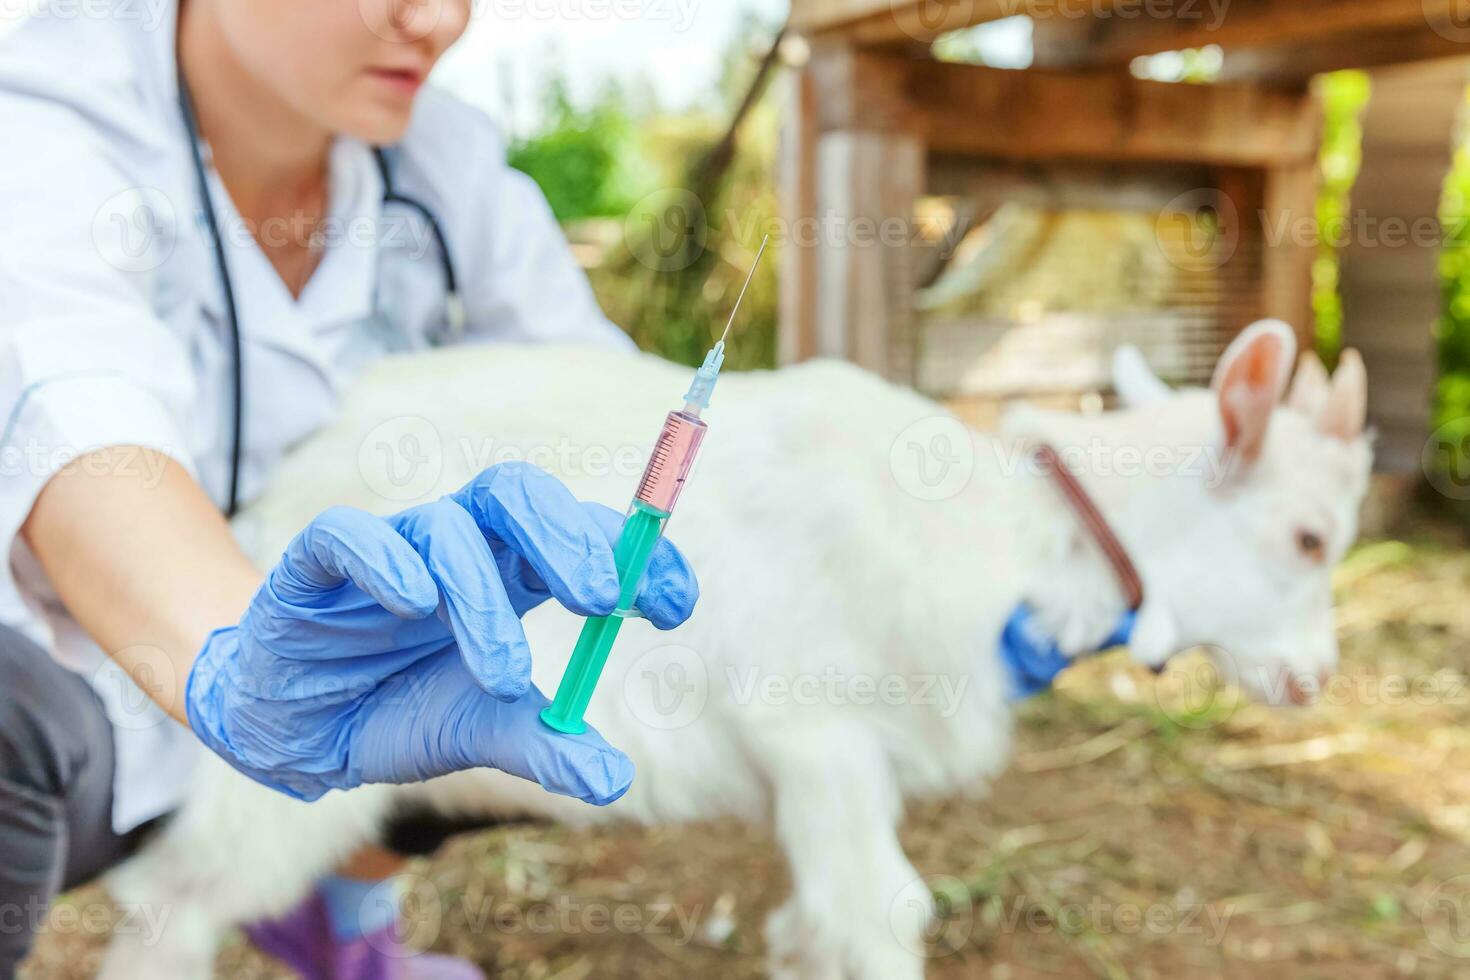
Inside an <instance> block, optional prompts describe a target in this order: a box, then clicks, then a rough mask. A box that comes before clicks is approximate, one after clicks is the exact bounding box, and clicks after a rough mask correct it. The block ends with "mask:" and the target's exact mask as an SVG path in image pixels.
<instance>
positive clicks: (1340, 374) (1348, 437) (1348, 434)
mask: <svg viewBox="0 0 1470 980" xmlns="http://www.w3.org/2000/svg"><path fill="white" fill-rule="evenodd" d="M1317 422H1318V425H1319V426H1320V427H1321V429H1322V431H1323V432H1325V433H1327V434H1328V435H1330V436H1334V437H1336V438H1338V439H1341V440H1342V441H1343V442H1353V441H1354V440H1356V439H1357V438H1358V437H1359V436H1361V435H1362V434H1363V426H1364V425H1366V424H1367V422H1368V369H1367V368H1365V367H1364V366H1363V356H1362V355H1361V354H1359V353H1358V352H1357V351H1355V350H1353V349H1352V348H1351V347H1349V348H1348V349H1347V350H1345V351H1343V352H1342V357H1341V358H1340V359H1339V360H1338V362H1337V371H1336V372H1335V373H1334V374H1333V375H1332V387H1331V390H1330V391H1329V392H1328V393H1327V397H1326V399H1325V404H1324V405H1323V406H1322V409H1321V414H1320V415H1319V416H1318V419H1317Z"/></svg>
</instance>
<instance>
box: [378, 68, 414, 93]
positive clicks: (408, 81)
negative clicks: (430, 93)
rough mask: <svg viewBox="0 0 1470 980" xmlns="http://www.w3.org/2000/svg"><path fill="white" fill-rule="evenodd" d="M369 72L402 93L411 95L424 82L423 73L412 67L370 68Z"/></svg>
mask: <svg viewBox="0 0 1470 980" xmlns="http://www.w3.org/2000/svg"><path fill="white" fill-rule="evenodd" d="M368 74H369V75H371V76H372V77H373V78H375V79H377V80H378V81H380V82H382V83H383V84H384V85H386V86H388V87H389V88H390V89H392V90H393V91H394V92H396V93H398V94H400V95H407V96H411V95H413V94H414V93H416V92H417V91H418V90H419V87H420V86H422V85H423V84H424V75H423V73H422V72H419V71H415V70H414V69H412V68H370V69H368Z"/></svg>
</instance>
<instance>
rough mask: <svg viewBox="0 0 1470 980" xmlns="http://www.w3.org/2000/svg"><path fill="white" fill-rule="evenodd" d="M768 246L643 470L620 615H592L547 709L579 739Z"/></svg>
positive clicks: (631, 517)
mask: <svg viewBox="0 0 1470 980" xmlns="http://www.w3.org/2000/svg"><path fill="white" fill-rule="evenodd" d="M769 240H770V239H769V236H767V238H766V240H764V241H762V242H761V247H760V251H758V252H757V253H756V255H755V262H754V264H752V265H751V267H750V272H749V274H747V275H746V277H745V285H744V286H742V287H741V288H740V296H739V297H738V298H737V299H736V300H735V308H734V309H733V310H731V311H730V319H729V321H728V322H727V323H726V324H725V332H724V333H723V334H721V335H720V339H719V342H718V343H716V344H715V346H714V347H713V348H711V350H710V352H709V353H708V354H707V355H705V358H704V364H703V365H702V366H701V367H700V368H699V370H698V371H697V372H695V375H694V382H693V384H691V385H690V386H689V390H688V391H687V392H685V394H684V407H683V408H682V409H676V410H674V411H672V412H670V413H669V414H668V417H667V418H666V419H664V428H663V431H662V432H660V433H659V436H658V441H657V442H656V443H654V446H653V454H652V455H651V456H650V457H649V460H648V467H647V468H646V469H645V470H644V471H643V479H642V480H641V481H640V482H639V484H638V491H637V493H635V494H634V495H633V506H632V507H630V508H629V509H628V516H627V517H626V518H625V519H624V521H623V531H622V534H621V535H619V537H618V543H617V547H615V548H614V549H613V563H614V564H615V565H616V566H617V570H618V582H619V583H621V585H622V592H621V593H620V594H619V596H618V605H617V609H615V610H614V611H613V613H612V615H610V616H597V617H591V618H589V619H588V620H587V622H586V623H584V624H583V626H582V635H581V636H579V637H578V638H577V646H576V648H575V649H573V650H572V658H571V660H570V661H568V662H567V669H566V673H565V674H563V675H562V678H561V686H560V687H558V688H557V689H556V698H555V699H554V700H553V701H552V702H551V704H550V705H548V706H547V707H546V708H544V709H542V711H541V720H542V721H544V722H545V723H546V724H547V726H549V727H551V728H554V729H556V730H557V731H559V732H565V733H566V734H568V735H579V734H581V733H582V732H585V731H586V730H587V725H586V723H584V722H583V721H582V716H583V714H585V713H586V711H587V704H588V702H589V701H591V700H592V692H593V691H595V690H596V689H597V681H598V678H600V677H601V676H602V668H603V667H604V666H605V665H606V664H607V657H608V654H609V653H611V652H612V647H613V641H614V640H616V639H617V636H618V631H619V630H620V629H622V626H623V620H624V619H628V618H629V617H632V616H636V615H638V614H637V613H636V612H635V611H634V609H633V603H634V601H635V600H636V599H637V598H638V586H639V585H640V584H641V582H642V579H643V573H644V572H645V571H646V570H647V569H648V560H649V558H650V557H652V555H653V549H654V546H655V545H657V544H658V541H659V538H660V537H662V535H663V530H664V525H665V524H667V523H668V520H669V517H670V516H671V515H672V514H673V513H674V504H676V503H677V502H678V500H679V494H680V493H681V492H682V491H683V489H684V481H685V480H687V479H688V478H689V471H690V470H691V469H692V468H693V466H694V457H695V456H697V455H698V454H699V447H700V445H701V444H702V443H703V442H704V436H705V433H706V432H708V431H709V426H707V425H706V424H705V423H704V421H703V420H702V419H701V418H700V417H699V413H700V412H701V411H702V410H704V409H705V408H708V407H709V400H710V395H712V394H713V393H714V390H715V382H716V381H718V380H719V377H720V368H722V367H723V366H724V364H725V339H726V338H727V337H728V336H729V335H730V326H731V325H732V324H733V323H734V322H735V314H736V313H738V312H740V304H741V303H742V302H743V301H744V300H745V292H746V290H748V289H750V283H751V280H753V279H754V278H755V270H756V269H758V268H759V267H760V264H761V256H763V255H765V254H766V244H767V243H768V242H769Z"/></svg>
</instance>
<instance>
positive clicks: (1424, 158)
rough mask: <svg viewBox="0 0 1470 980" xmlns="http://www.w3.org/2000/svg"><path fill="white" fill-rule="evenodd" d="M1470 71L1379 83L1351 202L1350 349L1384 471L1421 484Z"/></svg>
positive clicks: (1345, 289) (1426, 72)
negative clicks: (1444, 253)
mask: <svg viewBox="0 0 1470 980" xmlns="http://www.w3.org/2000/svg"><path fill="white" fill-rule="evenodd" d="M1467 80H1470V61H1467V60H1466V59H1463V58H1462V59H1456V60H1453V61H1440V62H1432V63H1429V64H1425V65H1416V66H1406V67H1402V68H1393V69H1383V70H1380V71H1375V72H1373V94H1372V98H1371V101H1369V103H1368V108H1367V110H1366V111H1365V112H1364V115H1363V162H1362V169H1361V170H1360V171H1359V174H1358V179H1357V182H1356V183H1355V184H1354V186H1353V190H1352V193H1351V196H1350V198H1349V202H1348V211H1349V222H1348V228H1347V232H1346V242H1345V244H1344V246H1343V249H1342V252H1341V255H1342V268H1341V283H1342V285H1341V289H1342V302H1343V343H1344V344H1345V345H1347V346H1350V347H1356V348H1358V349H1359V350H1360V351H1361V352H1362V353H1363V356H1364V359H1365V360H1366V361H1367V364H1368V422H1369V424H1370V425H1372V426H1373V427H1374V428H1375V429H1377V430H1378V442H1377V447H1376V457H1377V462H1378V466H1379V469H1382V470H1387V471H1389V472H1403V473H1417V472H1418V471H1419V467H1420V455H1421V453H1422V451H1423V448H1424V442H1425V439H1426V438H1427V437H1428V435H1429V425H1430V406H1431V404H1432V399H1433V392H1434V383H1435V376H1436V365H1435V357H1434V335H1433V330H1434V325H1435V321H1436V320H1437V319H1438V317H1439V314H1440V310H1441V307H1442V304H1443V302H1444V299H1443V296H1444V294H1443V287H1442V286H1441V283H1440V273H1439V252H1440V242H1441V237H1442V236H1441V233H1440V230H1439V226H1438V223H1437V215H1438V210H1439V200H1440V194H1441V191H1442V188H1443V186H1444V178H1445V174H1446V173H1447V172H1448V170H1449V167H1450V162H1451V154H1452V150H1453V142H1452V136H1453V133H1454V127H1455V122H1456V118H1457V116H1458V114H1459V112H1460V110H1461V107H1462V106H1463V105H1464V101H1465V86H1466V82H1467Z"/></svg>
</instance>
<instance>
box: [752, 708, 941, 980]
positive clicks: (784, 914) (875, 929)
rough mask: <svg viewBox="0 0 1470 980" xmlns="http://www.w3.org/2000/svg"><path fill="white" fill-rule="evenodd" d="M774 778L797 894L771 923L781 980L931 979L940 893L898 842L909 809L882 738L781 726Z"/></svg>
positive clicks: (766, 747)
mask: <svg viewBox="0 0 1470 980" xmlns="http://www.w3.org/2000/svg"><path fill="white" fill-rule="evenodd" d="M760 741H761V745H760V746H759V747H757V751H759V752H761V754H762V755H763V756H764V757H765V759H766V761H767V765H768V767H769V771H770V772H771V773H772V774H773V779H774V791H775V825H776V835H777V838H778V839H779V841H780V843H781V846H782V848H783V849H784V850H785V853H786V857H787V860H788V861H789V862H790V865H791V872H792V894H791V897H790V898H789V899H788V900H787V901H786V903H785V904H784V905H783V906H781V907H780V908H779V909H777V910H776V911H775V912H774V913H772V915H771V917H770V919H769V920H768V921H767V923H766V942H767V946H768V949H769V964H770V967H769V968H770V973H771V976H772V977H774V978H777V980H920V978H921V977H922V976H923V973H924V965H923V958H922V949H923V942H922V937H923V933H924V931H925V929H926V928H927V927H928V925H929V923H930V921H931V920H932V918H933V903H932V899H931V897H930V894H929V890H928V888H927V887H925V885H924V882H923V880H922V879H921V878H920V877H919V873H918V872H917V871H915V870H914V867H913V865H912V864H910V863H909V860H908V858H907V857H906V856H905V855H904V853H903V849H902V848H901V847H900V846H899V842H898V821H899V818H900V815H901V810H902V800H901V798H900V795H899V791H898V787H897V785H896V781H895V779H894V775H893V770H892V767H891V765H890V763H889V761H888V759H887V757H886V755H885V753H884V752H883V749H882V746H881V744H879V742H878V739H877V737H876V736H875V735H874V734H873V733H872V732H871V731H870V730H869V729H867V728H864V727H863V726H861V725H858V724H848V723H839V724H826V725H819V724H801V725H789V726H785V725H783V726H776V727H773V728H768V729H766V730H765V731H764V732H763V733H762V734H761V736H760Z"/></svg>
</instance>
